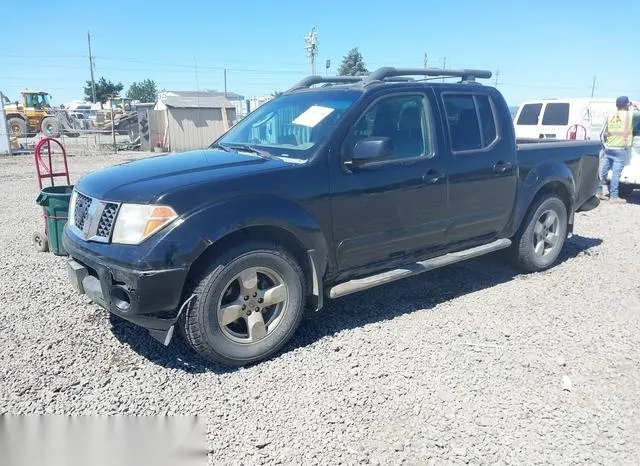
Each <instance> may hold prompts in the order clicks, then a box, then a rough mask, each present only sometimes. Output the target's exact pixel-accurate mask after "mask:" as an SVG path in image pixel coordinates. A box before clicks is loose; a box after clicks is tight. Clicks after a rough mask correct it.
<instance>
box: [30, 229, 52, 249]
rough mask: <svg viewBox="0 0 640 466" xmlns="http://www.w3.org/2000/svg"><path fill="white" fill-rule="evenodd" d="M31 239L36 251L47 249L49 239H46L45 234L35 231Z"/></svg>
mask: <svg viewBox="0 0 640 466" xmlns="http://www.w3.org/2000/svg"><path fill="white" fill-rule="evenodd" d="M32 241H33V246H34V247H35V248H36V251H38V252H47V251H48V250H49V240H48V239H47V235H45V234H43V233H40V232H39V231H36V232H35V233H34V234H33V238H32Z"/></svg>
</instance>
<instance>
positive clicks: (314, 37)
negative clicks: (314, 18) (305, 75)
mask: <svg viewBox="0 0 640 466" xmlns="http://www.w3.org/2000/svg"><path fill="white" fill-rule="evenodd" d="M304 42H305V44H306V45H305V46H304V49H305V50H306V51H307V55H308V56H309V59H310V61H311V74H312V75H313V76H315V74H316V56H317V55H318V34H317V33H316V27H315V26H313V27H312V28H311V32H310V33H309V35H307V36H306V37H304Z"/></svg>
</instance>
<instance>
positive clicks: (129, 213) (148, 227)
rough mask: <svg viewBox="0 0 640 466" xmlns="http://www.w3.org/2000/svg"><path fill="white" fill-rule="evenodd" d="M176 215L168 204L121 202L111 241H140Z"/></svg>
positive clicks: (130, 242) (128, 242) (133, 242)
mask: <svg viewBox="0 0 640 466" xmlns="http://www.w3.org/2000/svg"><path fill="white" fill-rule="evenodd" d="M177 216H178V215H177V214H176V213H175V211H174V210H173V209H172V208H171V207H168V206H161V205H140V204H122V205H121V206H120V210H119V211H118V216H117V217H116V226H115V227H114V229H113V236H112V238H111V241H112V242H114V243H120V244H138V243H141V242H142V241H143V240H145V239H146V238H148V237H149V236H151V235H152V234H154V233H155V232H157V231H158V230H160V229H161V228H163V227H165V226H166V225H168V224H169V223H171V222H172V221H173V220H175V219H176V217H177Z"/></svg>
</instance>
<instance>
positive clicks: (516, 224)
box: [508, 161, 576, 234]
mask: <svg viewBox="0 0 640 466" xmlns="http://www.w3.org/2000/svg"><path fill="white" fill-rule="evenodd" d="M549 186H559V187H561V189H564V191H565V193H566V195H567V201H568V203H569V205H568V206H567V215H568V216H569V218H570V219H571V218H572V217H573V210H574V204H575V195H576V183H575V179H574V177H573V174H572V173H571V170H570V169H569V167H567V165H565V164H564V163H562V162H557V161H549V162H545V163H543V164H541V165H539V166H537V167H535V168H534V169H532V170H531V171H530V172H529V173H527V175H526V177H525V179H524V180H522V182H521V183H520V185H519V187H518V192H517V195H516V205H515V209H514V213H513V217H512V222H511V224H510V226H509V228H508V230H509V232H510V233H512V234H515V232H516V231H518V229H519V228H520V226H521V224H522V221H523V220H524V218H525V216H526V215H527V212H528V211H529V208H530V207H531V204H532V203H533V200H534V199H535V198H536V196H538V194H540V192H541V191H542V190H543V189H545V188H547V187H549Z"/></svg>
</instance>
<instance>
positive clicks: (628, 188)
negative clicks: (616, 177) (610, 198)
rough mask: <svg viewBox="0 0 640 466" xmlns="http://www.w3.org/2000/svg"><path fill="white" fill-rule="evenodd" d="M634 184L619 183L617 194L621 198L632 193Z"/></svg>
mask: <svg viewBox="0 0 640 466" xmlns="http://www.w3.org/2000/svg"><path fill="white" fill-rule="evenodd" d="M633 190H634V186H633V185H630V184H622V183H621V184H619V185H618V195H619V196H620V197H623V198H625V199H626V198H628V197H630V196H631V195H632V194H633Z"/></svg>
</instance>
